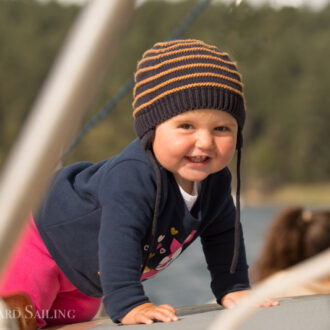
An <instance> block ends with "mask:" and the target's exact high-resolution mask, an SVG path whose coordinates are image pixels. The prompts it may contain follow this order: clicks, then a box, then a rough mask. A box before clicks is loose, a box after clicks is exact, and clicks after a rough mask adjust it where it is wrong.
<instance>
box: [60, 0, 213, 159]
mask: <svg viewBox="0 0 330 330" xmlns="http://www.w3.org/2000/svg"><path fill="white" fill-rule="evenodd" d="M211 1H212V0H201V1H200V2H199V3H198V4H197V5H196V6H195V7H194V8H193V10H192V11H191V12H190V13H188V14H187V16H186V18H185V19H184V21H183V22H182V23H181V24H179V26H178V27H176V28H175V29H174V30H173V32H172V34H171V35H170V36H169V37H168V39H167V41H170V40H174V39H177V38H178V37H180V36H181V35H182V34H183V32H184V31H186V30H187V29H188V27H189V26H190V25H191V24H192V23H193V22H194V20H195V19H196V18H197V17H198V16H199V15H200V14H201V12H202V11H203V10H204V9H205V8H206V7H207V6H208V5H209V3H210V2H211ZM133 86H134V76H133V77H131V78H129V79H128V80H127V81H126V82H125V84H124V85H123V86H122V87H121V88H120V90H119V92H118V93H117V94H115V96H114V97H113V98H112V99H110V100H109V101H108V102H107V103H106V104H105V105H104V107H103V108H101V110H99V111H98V113H97V114H96V115H94V116H93V117H92V118H91V119H90V121H88V122H87V124H85V125H84V127H83V128H82V129H81V131H80V132H79V133H78V135H77V136H76V137H75V138H74V139H73V140H72V142H71V144H70V145H69V147H68V148H67V149H66V150H65V151H64V152H63V154H62V156H61V157H60V159H59V161H60V162H61V161H63V159H64V157H65V156H67V155H68V154H69V153H70V152H71V151H72V150H73V149H74V148H75V146H76V145H77V144H78V143H79V142H80V141H81V140H82V139H83V138H84V137H85V135H86V134H87V133H88V132H89V131H90V130H91V129H92V128H93V127H94V126H96V125H97V124H98V123H99V122H100V121H101V120H102V119H104V118H105V117H106V116H107V115H108V114H109V113H110V111H112V110H113V109H114V108H115V106H116V105H117V103H119V101H120V100H121V99H122V98H123V97H125V96H126V95H127V94H128V92H129V91H130V90H131V89H132V88H133Z"/></svg>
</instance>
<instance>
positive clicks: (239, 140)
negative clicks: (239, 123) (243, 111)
mask: <svg viewBox="0 0 330 330" xmlns="http://www.w3.org/2000/svg"><path fill="white" fill-rule="evenodd" d="M242 147H243V134H242V130H241V129H240V128H238V131H237V140H236V150H238V149H241V148H242Z"/></svg>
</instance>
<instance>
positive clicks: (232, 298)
mask: <svg viewBox="0 0 330 330" xmlns="http://www.w3.org/2000/svg"><path fill="white" fill-rule="evenodd" d="M249 292H250V290H242V291H234V292H230V293H227V294H226V295H224V296H223V297H222V299H221V305H222V306H223V307H225V308H233V307H235V305H236V304H237V303H238V301H239V300H240V299H242V298H243V297H244V296H245V295H246V294H248V293H249ZM279 304H280V303H279V302H278V301H276V300H272V299H267V300H264V301H263V302H262V303H261V304H260V305H259V306H257V307H271V306H278V305H279Z"/></svg>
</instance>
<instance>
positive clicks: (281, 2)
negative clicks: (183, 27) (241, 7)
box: [40, 0, 329, 9]
mask: <svg viewBox="0 0 330 330" xmlns="http://www.w3.org/2000/svg"><path fill="white" fill-rule="evenodd" d="M40 1H47V0H40ZM57 1H58V2H61V3H63V4H65V3H67V4H68V3H81V4H83V3H86V2H87V1H90V0H57ZM136 1H137V3H142V2H144V1H145V0H136ZM167 1H180V0H167ZM214 1H223V2H226V3H234V2H238V3H239V2H249V3H250V4H254V5H260V4H264V3H270V4H272V5H273V6H274V7H282V6H292V7H299V6H301V5H307V6H310V7H313V8H315V9H320V8H322V7H323V6H325V5H326V4H327V3H328V2H329V0H214Z"/></svg>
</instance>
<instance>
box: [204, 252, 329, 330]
mask: <svg viewBox="0 0 330 330" xmlns="http://www.w3.org/2000/svg"><path fill="white" fill-rule="evenodd" d="M329 275H330V249H328V250H326V251H325V252H323V253H321V254H319V255H317V256H315V257H313V258H311V259H309V260H307V261H304V262H302V263H300V264H298V265H296V266H294V267H291V268H290V269H288V270H286V271H282V272H279V273H277V274H275V275H273V276H271V277H270V278H268V279H266V280H265V281H263V282H261V283H260V284H259V285H257V286H256V287H255V288H254V289H253V290H251V292H250V293H249V294H248V295H246V296H245V297H244V298H243V299H242V300H241V301H240V302H239V303H238V304H237V306H236V307H235V308H233V309H227V310H224V311H221V313H219V316H218V317H217V318H216V320H215V321H214V322H213V323H212V324H211V326H210V328H209V329H208V330H234V329H237V327H238V326H239V325H240V324H242V323H243V322H244V321H245V320H246V319H247V318H248V317H249V316H250V315H251V314H253V313H255V312H257V311H258V310H259V309H258V308H255V307H254V306H257V305H258V304H260V303H261V302H262V301H263V300H265V299H267V298H270V297H272V296H275V295H276V296H280V295H281V294H283V293H284V292H285V291H286V290H287V289H292V288H294V287H299V286H301V285H304V284H305V283H308V282H311V281H315V280H317V279H319V278H322V277H325V276H329ZM271 308H276V307H271Z"/></svg>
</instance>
